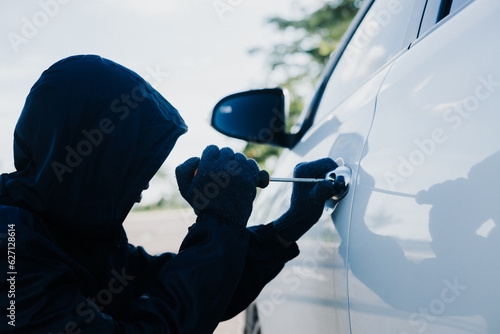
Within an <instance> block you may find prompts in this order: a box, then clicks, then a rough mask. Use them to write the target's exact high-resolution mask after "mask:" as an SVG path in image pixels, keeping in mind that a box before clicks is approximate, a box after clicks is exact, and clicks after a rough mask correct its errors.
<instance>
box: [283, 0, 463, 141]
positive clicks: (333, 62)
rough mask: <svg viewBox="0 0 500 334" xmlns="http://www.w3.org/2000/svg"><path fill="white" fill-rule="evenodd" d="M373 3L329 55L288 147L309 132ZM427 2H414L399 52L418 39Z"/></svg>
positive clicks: (365, 6) (366, 5) (368, 0)
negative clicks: (331, 83)
mask: <svg viewBox="0 0 500 334" xmlns="http://www.w3.org/2000/svg"><path fill="white" fill-rule="evenodd" d="M375 1H376V0H366V1H365V2H364V3H363V6H362V7H361V8H360V9H359V10H358V12H357V13H356V16H355V17H354V19H353V20H352V22H351V24H350V25H349V28H348V29H347V31H346V32H345V33H344V36H343V37H342V39H341V40H340V42H339V44H338V46H337V48H336V49H335V50H334V51H333V52H332V54H331V55H330V60H329V61H328V63H327V65H326V67H325V70H324V71H323V75H322V76H321V78H320V80H319V82H320V84H319V86H318V88H317V89H316V91H315V94H314V96H313V98H312V99H311V102H310V104H309V106H308V108H307V109H306V110H305V111H304V112H303V113H304V115H305V116H304V117H301V118H302V119H303V121H302V125H301V126H300V129H299V131H298V132H297V133H295V134H293V135H291V136H290V138H289V140H290V141H289V143H288V144H289V145H288V147H291V148H293V147H294V146H295V145H296V144H297V143H298V142H299V141H300V139H301V138H302V137H303V136H304V134H305V133H306V132H307V131H308V130H309V128H311V126H312V125H313V124H314V121H315V118H316V112H317V111H318V107H319V105H320V103H321V100H322V98H323V94H324V92H325V89H326V86H327V84H328V82H329V80H330V78H331V76H332V74H333V72H334V71H335V69H336V67H337V64H338V63H339V60H340V58H341V57H342V56H343V54H344V52H345V50H346V48H347V46H348V45H349V43H350V42H351V40H352V38H353V36H354V34H355V33H356V31H357V29H358V28H359V26H360V24H361V22H363V20H364V19H365V17H366V14H367V13H368V11H369V10H370V8H371V7H372V5H373V4H374V3H375ZM427 1H430V0H425V1H416V2H415V3H414V7H413V9H412V14H411V16H410V20H409V21H408V26H407V28H406V31H405V35H404V38H403V41H402V48H401V52H403V51H406V50H408V49H409V48H410V46H411V45H412V43H413V42H414V41H415V40H416V39H417V38H418V33H419V29H420V26H421V22H422V19H423V15H424V13H425V7H426V6H425V5H426V3H427ZM471 1H472V0H471ZM404 45H407V46H404ZM401 52H399V53H398V54H397V55H396V56H399V55H400V54H401ZM393 59H394V58H392V59H391V60H389V61H388V62H391V61H392V60H393ZM384 66H385V65H383V66H381V68H383V67H384Z"/></svg>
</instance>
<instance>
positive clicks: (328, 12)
mask: <svg viewBox="0 0 500 334" xmlns="http://www.w3.org/2000/svg"><path fill="white" fill-rule="evenodd" d="M361 3H362V1H360V0H337V1H329V2H326V3H325V4H324V5H323V6H322V7H321V8H319V9H317V10H315V11H314V12H312V13H307V12H306V11H305V10H302V12H303V17H302V18H301V19H298V20H287V19H284V18H281V17H273V18H271V19H269V21H268V23H269V24H272V25H274V26H275V27H276V29H278V30H279V31H280V32H281V34H282V35H283V36H284V37H287V38H283V40H284V41H283V42H280V43H278V44H276V45H274V46H273V47H272V50H271V51H263V50H262V49H260V48H256V49H252V50H250V53H256V52H267V53H268V59H269V60H268V61H269V66H270V76H269V78H268V81H269V82H268V86H281V87H285V88H286V89H288V91H289V93H290V97H291V105H290V112H289V115H288V120H287V128H288V129H289V130H290V128H291V127H292V125H293V124H295V122H296V121H297V118H298V116H299V115H300V113H301V112H302V110H303V109H304V101H306V100H308V99H310V98H311V94H312V93H313V88H314V86H315V84H316V81H317V80H318V78H319V76H320V75H321V72H322V71H323V69H324V67H325V65H326V63H327V61H328V58H329V56H330V54H331V53H332V52H333V51H334V50H335V47H336V46H337V43H338V42H339V41H340V39H341V38H342V35H343V34H344V32H345V31H346V30H347V28H348V26H349V24H350V23H351V21H352V19H353V18H354V16H355V15H356V12H357V11H358V9H359V7H360V5H361ZM280 152H281V149H280V148H277V147H273V146H269V145H259V144H255V143H249V144H248V145H247V147H246V148H245V150H244V153H245V154H246V155H247V156H248V157H251V158H253V159H255V160H256V161H257V162H258V163H259V165H260V166H261V167H264V166H265V162H266V161H267V159H269V158H270V157H273V156H277V155H279V153H280Z"/></svg>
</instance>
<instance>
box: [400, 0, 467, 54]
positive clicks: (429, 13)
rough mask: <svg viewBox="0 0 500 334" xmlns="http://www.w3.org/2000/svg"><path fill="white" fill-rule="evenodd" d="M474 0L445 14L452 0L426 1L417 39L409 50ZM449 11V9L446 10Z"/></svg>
mask: <svg viewBox="0 0 500 334" xmlns="http://www.w3.org/2000/svg"><path fill="white" fill-rule="evenodd" d="M474 1H475V0H469V1H467V2H465V3H464V4H463V5H462V6H460V7H458V8H457V9H455V10H454V11H452V12H447V11H446V8H447V4H448V3H449V4H450V5H451V4H452V2H453V1H452V0H427V4H426V6H425V10H424V14H423V16H422V22H421V23H420V28H419V31H418V38H417V39H416V40H415V41H414V42H413V43H412V45H410V48H411V47H412V46H414V45H415V44H417V43H418V42H420V41H421V40H422V39H423V38H425V37H426V36H427V35H429V34H430V33H432V32H433V31H434V30H436V29H437V28H439V27H440V26H441V25H442V24H444V23H445V22H447V21H448V20H449V19H450V18H452V17H453V16H455V15H456V14H458V13H459V12H461V11H462V10H463V9H464V8H465V7H467V6H469V5H470V4H471V3H473V2H474ZM448 10H449V9H448Z"/></svg>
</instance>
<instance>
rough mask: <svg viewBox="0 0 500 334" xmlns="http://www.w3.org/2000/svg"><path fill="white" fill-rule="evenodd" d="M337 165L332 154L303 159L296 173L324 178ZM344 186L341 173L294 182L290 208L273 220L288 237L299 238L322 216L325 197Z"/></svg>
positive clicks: (300, 175) (337, 191)
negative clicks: (314, 159)
mask: <svg viewBox="0 0 500 334" xmlns="http://www.w3.org/2000/svg"><path fill="white" fill-rule="evenodd" d="M337 167H338V165H337V164H336V163H335V162H334V161H333V160H332V159H330V158H325V159H321V160H316V161H313V162H309V163H300V164H298V165H297V166H296V167H295V169H294V172H293V176H294V177H307V178H323V177H325V175H326V174H327V173H328V172H329V171H331V170H334V169H335V168H337ZM343 187H344V178H343V177H339V178H338V180H336V181H335V182H331V181H327V180H325V181H322V182H318V183H303V182H295V183H294V184H293V192H292V199H291V205H290V209H288V211H287V212H286V213H285V214H283V215H282V216H281V217H280V218H279V219H277V220H276V221H274V222H273V225H274V229H275V231H276V232H277V233H278V234H279V235H280V236H281V237H282V238H283V239H285V240H287V241H297V240H298V239H299V238H300V237H301V236H302V235H303V234H304V233H306V232H307V231H308V230H309V229H310V228H311V227H312V226H313V225H314V224H315V223H316V222H317V221H318V220H319V218H320V217H321V215H322V213H323V208H324V206H325V202H326V200H327V199H329V198H331V197H332V196H334V195H336V194H338V193H340V192H341V191H342V189H343Z"/></svg>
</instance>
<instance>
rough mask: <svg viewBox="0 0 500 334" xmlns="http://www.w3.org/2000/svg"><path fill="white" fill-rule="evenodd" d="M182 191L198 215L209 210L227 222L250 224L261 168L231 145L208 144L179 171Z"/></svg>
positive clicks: (179, 182)
mask: <svg viewBox="0 0 500 334" xmlns="http://www.w3.org/2000/svg"><path fill="white" fill-rule="evenodd" d="M175 175H176V178H177V184H178V186H179V191H180V193H181V195H182V197H184V199H185V200H186V201H187V202H188V203H189V204H190V205H191V206H192V207H193V209H194V210H195V213H196V214H197V215H201V214H203V213H209V214H212V215H215V216H217V217H219V218H221V219H222V221H224V222H225V223H227V224H236V225H240V226H246V223H247V221H248V218H249V217H250V214H251V212H252V204H253V200H254V199H255V195H256V193H257V182H258V180H259V176H258V175H259V167H258V166H257V163H256V162H255V161H254V160H251V159H247V158H246V157H245V156H244V155H243V154H241V153H236V154H235V153H234V152H233V150H231V149H230V148H222V149H221V150H219V148H218V147H217V146H215V145H211V146H208V147H207V148H206V149H205V150H204V151H203V154H202V156H201V159H200V158H190V159H188V160H187V161H186V162H184V163H183V164H182V165H180V166H178V167H177V168H176V170H175Z"/></svg>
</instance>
